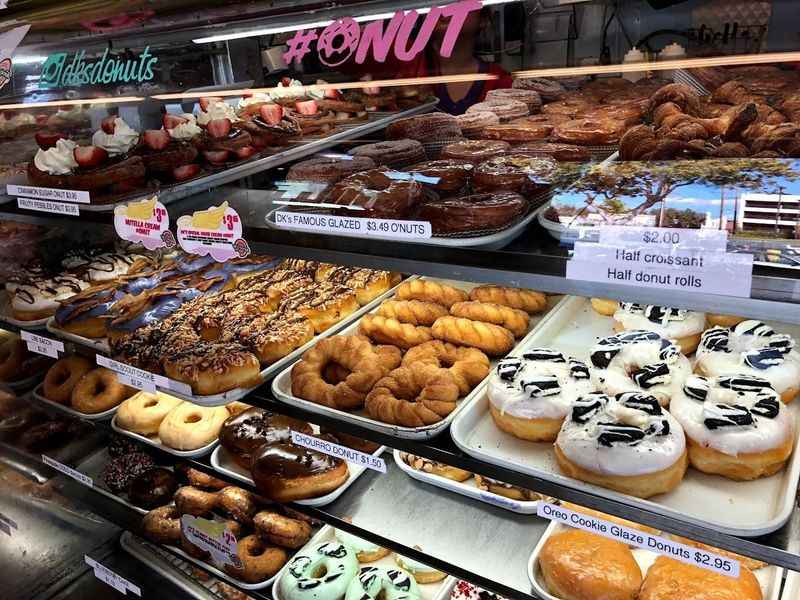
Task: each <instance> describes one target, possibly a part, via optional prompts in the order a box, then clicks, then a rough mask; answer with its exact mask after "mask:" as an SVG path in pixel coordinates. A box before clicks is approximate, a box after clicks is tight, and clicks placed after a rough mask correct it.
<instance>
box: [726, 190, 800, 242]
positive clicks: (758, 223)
mask: <svg viewBox="0 0 800 600" xmlns="http://www.w3.org/2000/svg"><path fill="white" fill-rule="evenodd" d="M798 223H800V196H798V195H790V194H758V193H754V192H745V193H744V194H742V195H741V196H739V199H738V202H737V206H736V231H763V232H764V233H773V234H774V233H777V234H779V235H780V236H781V237H786V238H794V236H795V231H796V228H797V226H798Z"/></svg>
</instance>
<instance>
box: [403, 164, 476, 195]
mask: <svg viewBox="0 0 800 600" xmlns="http://www.w3.org/2000/svg"><path fill="white" fill-rule="evenodd" d="M408 170H409V171H410V172H411V173H419V174H420V175H423V176H424V177H430V178H436V179H438V181H437V182H436V183H433V182H432V180H431V182H427V181H421V182H420V183H422V184H423V185H425V186H427V187H430V188H431V189H434V190H436V191H437V192H442V193H455V192H458V191H460V190H461V189H463V188H464V186H466V185H467V183H469V182H470V180H471V179H472V172H473V171H474V170H475V167H474V165H473V164H472V162H470V161H467V160H453V159H449V160H429V161H427V162H423V163H419V164H417V165H413V166H411V167H409V168H408Z"/></svg>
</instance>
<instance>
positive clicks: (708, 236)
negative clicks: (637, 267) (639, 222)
mask: <svg viewBox="0 0 800 600" xmlns="http://www.w3.org/2000/svg"><path fill="white" fill-rule="evenodd" d="M592 230H595V231H596V230H599V231H598V232H597V233H595V234H594V235H593V233H594V232H593V231H592ZM597 234H599V242H600V243H601V244H607V245H611V246H636V247H644V248H660V249H661V251H667V252H668V251H670V250H671V249H672V248H673V247H675V248H697V249H702V250H705V251H706V252H725V250H726V248H727V244H728V232H727V231H725V230H722V229H680V228H675V229H673V228H668V227H628V226H624V225H603V226H602V227H582V228H581V229H580V231H579V238H580V239H586V238H592V237H595V236H596V235H597Z"/></svg>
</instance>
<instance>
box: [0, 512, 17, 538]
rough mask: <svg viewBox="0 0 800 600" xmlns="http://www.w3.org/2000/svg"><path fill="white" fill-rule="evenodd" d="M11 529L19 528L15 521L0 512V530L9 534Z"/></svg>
mask: <svg viewBox="0 0 800 600" xmlns="http://www.w3.org/2000/svg"><path fill="white" fill-rule="evenodd" d="M12 529H19V526H18V525H17V522H16V521H14V519H11V518H9V517H7V516H5V515H4V514H3V513H0V531H2V532H3V533H5V534H6V535H8V536H10V535H11V530H12Z"/></svg>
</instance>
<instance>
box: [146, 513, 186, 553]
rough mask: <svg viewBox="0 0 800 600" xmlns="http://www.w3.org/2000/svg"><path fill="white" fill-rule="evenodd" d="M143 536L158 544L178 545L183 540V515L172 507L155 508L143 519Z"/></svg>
mask: <svg viewBox="0 0 800 600" xmlns="http://www.w3.org/2000/svg"><path fill="white" fill-rule="evenodd" d="M142 534H143V535H144V537H146V538H147V539H148V540H151V541H153V542H156V543H157V544H170V545H175V544H177V543H178V542H180V540H181V514H180V513H179V512H178V509H177V508H175V507H174V506H172V505H169V506H161V507H159V508H154V509H153V510H151V511H150V512H148V513H147V514H146V515H145V516H144V518H143V519H142Z"/></svg>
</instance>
